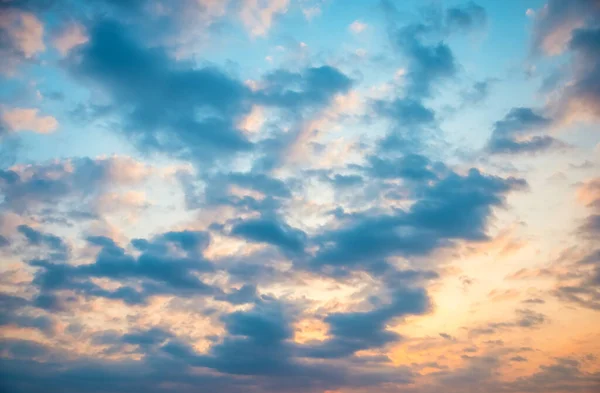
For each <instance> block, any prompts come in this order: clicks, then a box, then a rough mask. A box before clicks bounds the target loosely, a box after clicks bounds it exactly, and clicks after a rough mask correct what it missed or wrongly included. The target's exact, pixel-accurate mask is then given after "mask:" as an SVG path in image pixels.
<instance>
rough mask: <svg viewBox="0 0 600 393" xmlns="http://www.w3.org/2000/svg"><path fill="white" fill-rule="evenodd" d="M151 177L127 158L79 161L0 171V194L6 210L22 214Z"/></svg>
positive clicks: (139, 165) (87, 196) (78, 199)
mask: <svg viewBox="0 0 600 393" xmlns="http://www.w3.org/2000/svg"><path fill="white" fill-rule="evenodd" d="M150 174H151V171H150V168H149V166H147V165H146V164H142V163H139V162H137V161H135V160H133V159H131V158H129V157H117V156H115V157H110V158H99V159H96V160H93V159H90V158H78V159H71V160H65V161H56V162H52V163H46V164H35V165H25V166H16V167H13V168H11V169H9V170H6V171H0V190H2V191H3V193H4V201H3V207H4V208H5V209H6V208H7V209H9V210H13V211H16V212H24V211H27V210H31V209H36V208H38V207H43V206H44V205H50V204H52V205H54V206H56V205H58V204H59V202H65V201H67V200H69V199H73V198H74V199H76V200H77V201H78V202H79V204H81V203H82V202H86V199H88V200H89V199H90V198H95V197H98V196H99V195H101V194H102V193H103V192H104V191H106V190H108V189H109V188H110V187H111V186H116V185H128V184H129V185H135V184H139V183H140V182H141V181H143V180H145V179H146V178H148V177H149V176H150ZM70 207H73V205H70Z"/></svg>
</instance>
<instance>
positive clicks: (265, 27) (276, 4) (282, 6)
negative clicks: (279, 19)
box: [239, 0, 289, 36]
mask: <svg viewBox="0 0 600 393" xmlns="http://www.w3.org/2000/svg"><path fill="white" fill-rule="evenodd" d="M288 6H289V0H266V1H265V0H262V1H261V0H244V1H243V2H242V3H241V8H240V10H239V13H240V19H241V20H242V23H243V24H244V25H245V26H246V28H248V30H249V31H250V33H251V34H252V35H253V36H264V35H265V34H266V33H267V32H268V31H269V29H270V27H271V24H272V23H273V19H274V18H275V17H276V15H278V14H284V13H286V12H287V9H288Z"/></svg>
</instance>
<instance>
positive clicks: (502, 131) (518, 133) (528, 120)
mask: <svg viewBox="0 0 600 393" xmlns="http://www.w3.org/2000/svg"><path fill="white" fill-rule="evenodd" d="M551 123H552V120H550V119H548V118H546V117H543V116H541V115H539V114H537V113H535V112H534V111H533V110H532V109H531V108H512V109H511V110H510V111H509V112H508V113H507V114H506V116H505V117H504V119H502V120H499V121H497V122H496V123H494V128H493V131H492V135H491V137H490V140H489V142H488V145H487V150H488V151H489V152H490V153H492V154H519V153H536V152H540V151H544V150H548V149H550V148H554V147H560V146H564V144H563V143H562V142H560V141H559V140H557V139H555V138H553V137H551V136H548V135H533V136H530V134H532V133H535V132H542V131H543V130H544V129H546V128H547V127H549V126H550V125H551Z"/></svg>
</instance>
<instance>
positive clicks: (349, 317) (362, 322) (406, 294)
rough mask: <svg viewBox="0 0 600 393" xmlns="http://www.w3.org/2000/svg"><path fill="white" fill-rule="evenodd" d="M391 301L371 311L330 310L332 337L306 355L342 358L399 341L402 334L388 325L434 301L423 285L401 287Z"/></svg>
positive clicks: (424, 309) (421, 310)
mask: <svg viewBox="0 0 600 393" xmlns="http://www.w3.org/2000/svg"><path fill="white" fill-rule="evenodd" d="M391 298H392V299H391V302H390V303H389V304H387V305H383V306H380V307H376V308H375V309H373V310H371V311H363V312H346V313H331V314H329V315H327V316H326V317H325V319H324V321H325V322H326V323H327V324H328V325H329V334H330V335H331V338H330V339H328V340H326V341H325V342H322V343H318V344H314V345H312V346H310V347H309V348H307V349H305V350H304V352H303V353H304V355H305V356H307V357H316V358H340V357H346V356H350V355H353V354H354V353H356V352H357V351H361V350H366V349H372V348H378V347H382V346H384V345H386V344H389V343H391V342H395V341H398V340H399V339H400V336H399V335H398V334H397V333H395V332H393V331H390V330H387V325H388V324H389V323H390V322H392V320H394V319H396V318H401V317H404V316H406V315H419V314H424V313H426V312H428V311H429V310H430V307H431V304H430V300H429V297H428V296H427V293H426V292H425V291H424V290H423V289H408V288H406V289H401V290H396V291H395V292H393V293H392V295H391Z"/></svg>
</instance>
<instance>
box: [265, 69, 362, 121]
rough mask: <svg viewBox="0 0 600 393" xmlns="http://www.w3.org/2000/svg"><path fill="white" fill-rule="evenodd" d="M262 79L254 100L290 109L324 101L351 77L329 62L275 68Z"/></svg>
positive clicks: (343, 87) (347, 86)
mask: <svg viewBox="0 0 600 393" xmlns="http://www.w3.org/2000/svg"><path fill="white" fill-rule="evenodd" d="M264 82H265V86H264V88H263V89H261V90H260V91H258V92H257V93H256V100H257V102H259V103H262V104H264V105H269V106H276V107H281V108H285V109H290V110H297V109H301V108H303V107H310V106H315V105H323V104H327V103H328V102H329V101H330V100H331V98H332V97H333V96H334V95H335V94H339V93H344V92H347V91H348V90H349V89H350V87H351V86H352V80H351V79H350V78H348V77H347V76H346V75H344V74H343V73H342V72H340V71H339V70H338V69H336V68H334V67H331V66H321V67H309V68H307V69H306V70H303V71H302V72H300V73H295V72H289V71H286V70H278V71H276V72H274V73H271V74H269V75H267V76H266V77H265V78H264Z"/></svg>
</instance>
